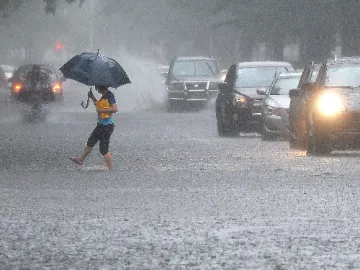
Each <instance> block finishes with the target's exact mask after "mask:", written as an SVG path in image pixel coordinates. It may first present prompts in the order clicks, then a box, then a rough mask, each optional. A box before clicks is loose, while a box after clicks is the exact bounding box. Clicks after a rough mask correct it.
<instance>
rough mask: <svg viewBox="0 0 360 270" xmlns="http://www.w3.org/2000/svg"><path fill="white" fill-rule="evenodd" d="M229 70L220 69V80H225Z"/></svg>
mask: <svg viewBox="0 0 360 270" xmlns="http://www.w3.org/2000/svg"><path fill="white" fill-rule="evenodd" d="M227 72H228V71H227V69H223V70H221V71H220V80H221V81H222V82H224V81H225V79H226V74H227Z"/></svg>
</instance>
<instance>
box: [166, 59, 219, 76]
mask: <svg viewBox="0 0 360 270" xmlns="http://www.w3.org/2000/svg"><path fill="white" fill-rule="evenodd" d="M216 70H217V69H216V64H215V62H214V61H179V62H175V64H174V66H173V69H172V75H174V76H216V75H217V72H216Z"/></svg>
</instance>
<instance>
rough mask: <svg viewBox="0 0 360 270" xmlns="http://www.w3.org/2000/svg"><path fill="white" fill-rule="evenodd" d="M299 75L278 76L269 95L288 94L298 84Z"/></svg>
mask: <svg viewBox="0 0 360 270" xmlns="http://www.w3.org/2000/svg"><path fill="white" fill-rule="evenodd" d="M299 80H300V75H299V76H292V77H279V78H277V79H276V81H275V83H274V84H273V86H272V87H271V90H270V95H288V94H289V91H290V90H291V89H294V88H296V87H297V85H298V84H299Z"/></svg>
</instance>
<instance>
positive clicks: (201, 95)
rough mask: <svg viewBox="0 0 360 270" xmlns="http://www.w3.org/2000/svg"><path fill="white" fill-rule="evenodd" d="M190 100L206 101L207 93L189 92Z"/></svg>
mask: <svg viewBox="0 0 360 270" xmlns="http://www.w3.org/2000/svg"><path fill="white" fill-rule="evenodd" d="M187 98H188V99H206V93H205V92H189V94H188V96H187Z"/></svg>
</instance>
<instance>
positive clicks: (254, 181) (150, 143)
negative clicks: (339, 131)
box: [1, 111, 359, 268]
mask: <svg viewBox="0 0 360 270" xmlns="http://www.w3.org/2000/svg"><path fill="white" fill-rule="evenodd" d="M174 116H176V117H177V118H176V119H174V118H173V117H174ZM92 117H93V115H92V114H86V113H81V114H76V117H74V116H71V117H70V115H67V116H64V117H63V118H62V121H59V118H57V119H56V123H57V124H59V123H60V124H59V125H55V124H51V123H52V118H51V117H50V118H49V122H47V123H43V124H38V126H37V128H33V129H31V128H29V126H27V127H26V128H23V126H22V125H18V126H16V125H7V124H6V125H3V126H2V127H4V126H6V130H7V132H6V134H12V135H13V136H14V137H15V138H16V136H19V137H23V138H29V140H28V141H27V142H29V141H30V142H31V141H32V140H31V139H35V138H38V137H39V135H41V134H43V135H48V137H52V139H51V140H43V141H42V143H40V144H38V146H37V147H34V148H33V149H32V150H34V152H33V154H32V155H31V156H32V157H33V158H34V159H35V161H36V158H39V157H41V155H40V152H43V153H44V152H45V153H50V154H51V156H53V157H59V158H58V159H57V160H56V159H52V158H51V156H50V157H49V158H48V159H46V160H44V161H43V162H44V163H45V164H47V166H44V165H43V163H40V161H41V160H40V159H39V160H37V162H33V163H32V164H33V167H34V168H35V169H34V168H32V167H26V166H18V167H16V168H11V167H10V168H4V167H3V166H1V168H2V174H1V176H2V181H1V191H2V194H1V198H2V203H1V209H2V211H1V213H3V214H2V216H3V218H2V220H3V224H4V226H1V227H2V228H3V229H4V230H3V231H2V233H1V234H2V236H4V237H1V239H5V240H4V242H5V243H6V244H7V245H8V247H9V248H10V247H15V249H14V250H13V252H11V250H12V249H7V250H10V252H9V253H6V255H9V256H8V257H9V258H13V260H12V261H11V260H10V261H9V260H8V259H7V260H1V261H6V262H7V263H8V264H7V265H14V264H16V263H19V264H21V263H23V265H26V263H29V261H30V262H31V265H36V264H41V265H43V264H46V261H44V260H45V259H44V258H46V256H50V254H52V255H51V256H52V258H54V259H53V260H54V261H53V263H55V264H57V265H62V264H64V265H67V266H68V265H71V266H74V265H75V266H76V265H78V266H79V263H80V262H81V263H82V265H81V267H84V268H86V267H87V266H89V265H87V264H86V263H85V264H84V262H85V261H86V260H87V259H88V258H90V257H93V258H94V259H95V262H94V263H95V264H99V265H116V263H115V262H114V260H115V259H116V258H117V259H118V258H119V257H121V258H123V259H120V260H119V259H118V261H117V263H119V265H123V264H121V263H129V262H130V263H132V266H134V268H136V267H141V266H142V267H146V266H149V267H153V268H156V266H159V265H160V266H161V265H165V266H171V265H185V266H191V265H195V266H196V265H197V266H211V265H215V266H222V267H224V266H225V267H226V266H228V267H232V266H239V265H240V263H244V264H245V265H246V266H247V267H255V266H259V267H264V266H266V267H267V265H273V264H280V265H281V264H285V265H291V262H292V263H294V260H296V258H298V260H300V259H301V258H302V259H303V260H304V262H303V264H304V265H306V266H309V265H312V266H314V265H316V263H317V262H319V261H323V260H321V258H323V257H322V256H323V255H324V254H325V253H326V254H330V256H332V257H331V258H330V259H329V260H328V261H327V262H324V264H325V263H330V265H331V263H333V265H335V266H337V267H341V266H342V265H344V264H346V263H351V262H352V261H353V262H354V264H353V265H356V258H358V257H356V256H357V254H358V253H357V251H356V246H357V244H358V240H357V238H356V230H355V229H354V228H355V227H354V225H355V224H356V221H357V216H358V214H359V210H358V203H357V202H356V198H357V197H358V195H359V194H358V185H357V180H356V175H357V174H358V170H357V168H356V166H355V165H356V163H357V160H358V156H357V153H356V152H353V153H352V154H348V155H346V154H343V153H339V154H335V155H334V156H332V157H324V158H323V157H306V156H305V153H304V152H297V151H289V150H288V147H287V144H286V142H274V143H264V142H261V140H259V139H258V138H257V137H256V136H254V135H251V136H250V138H249V136H243V138H225V139H223V138H218V137H217V136H216V133H215V130H214V120H213V114H212V112H210V111H209V112H206V111H205V112H201V113H199V114H186V113H185V114H175V115H170V114H159V113H146V114H129V115H122V117H121V118H120V119H117V123H118V125H117V130H116V131H118V135H117V136H115V134H116V132H115V133H114V136H115V140H114V141H115V142H114V143H113V146H112V147H113V148H114V149H115V160H116V163H117V165H118V168H117V170H116V171H115V173H111V174H109V173H107V172H102V171H97V170H92V169H91V165H90V169H88V170H87V169H78V168H77V167H76V166H74V165H73V164H70V163H69V162H68V161H67V160H66V154H68V147H72V148H71V149H77V147H76V146H77V144H78V143H79V142H80V141H81V142H82V140H80V139H79V138H80V137H79V136H80V135H81V134H84V133H87V130H86V129H89V130H91V128H92V127H91V125H89V124H88V123H89V122H91V119H92ZM69 118H71V119H69ZM75 119H78V120H75ZM154 119H156V121H155V120H154ZM60 120H61V119H60ZM68 120H71V121H68ZM67 121H68V122H67ZM119 122H120V123H121V125H119ZM158 123H161V124H158ZM42 125H44V126H42ZM120 127H121V128H120ZM140 127H141V129H140ZM154 127H156V128H154ZM1 130H3V129H2V128H1ZM40 131H41V132H40ZM66 131H67V132H69V133H70V135H69V137H68V139H67V140H65V138H64V137H63V136H60V134H62V133H63V132H66ZM44 133H45V134H44ZM71 134H72V135H71ZM3 135H4V134H1V137H3ZM15 141H16V140H15ZM15 141H13V142H11V143H9V144H6V145H7V147H8V148H7V149H8V150H11V149H13V147H11V145H12V146H16V145H18V143H15ZM25 142H26V140H24V141H23V142H20V145H18V148H16V147H15V149H22V147H21V146H26V143H25ZM66 143H69V144H68V145H66ZM79 144H81V143H79ZM60 145H61V147H60ZM19 146H20V147H19ZM39 149H40V150H42V151H40V150H39ZM5 150H6V149H5ZM44 150H46V151H44ZM1 152H3V151H1ZM5 152H6V151H5ZM14 155H15V156H16V157H17V158H19V159H20V160H21V161H22V162H23V164H24V165H26V161H27V159H26V158H25V157H23V156H24V155H26V151H25V152H24V151H20V152H19V153H17V150H15V154H14ZM99 158H101V157H99V156H97V155H92V159H91V161H89V164H94V163H95V164H96V163H98V162H99V160H101V159H99ZM54 161H58V162H54ZM37 163H38V164H37ZM36 165H37V167H36ZM36 168H40V169H36ZM54 231H55V235H54ZM114 235H115V237H114ZM55 236H56V237H55ZM59 238H61V239H63V240H62V241H61V243H59V242H58V241H59ZM16 243H20V245H23V246H22V247H24V246H26V247H31V248H29V249H25V250H28V251H31V252H32V253H31V254H35V255H34V256H32V257H31V259H27V260H26V259H25V260H24V259H21V258H22V256H23V254H24V253H23V252H24V249H21V246H18V245H17V244H16ZM119 243H121V246H122V247H125V248H119ZM174 243H176V245H175V244H174ZM28 244H29V245H28ZM202 247H203V248H202ZM204 247H205V248H204ZM329 249H330V251H329ZM190 250H193V253H190ZM301 250H302V251H301ZM238 254H244V255H243V256H245V257H242V259H241V258H240V259H239V257H238V256H239V255H238ZM283 254H286V256H284V255H283ZM310 254H311V255H310ZM336 254H340V256H339V255H336ZM119 255H120V256H119ZM350 255H351V256H352V257H351V258H350ZM64 256H66V258H69V261H68V262H67V263H66V262H64V261H63V259H64ZM199 258H200V259H199ZM349 258H350V259H349ZM47 263H49V262H47ZM298 263H299V265H301V262H298ZM49 264H50V265H51V262H50V263H49ZM27 265H28V264H27ZM130 265H131V264H130ZM240 266H241V265H240ZM81 267H80V268H81ZM89 267H90V266H89Z"/></svg>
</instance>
